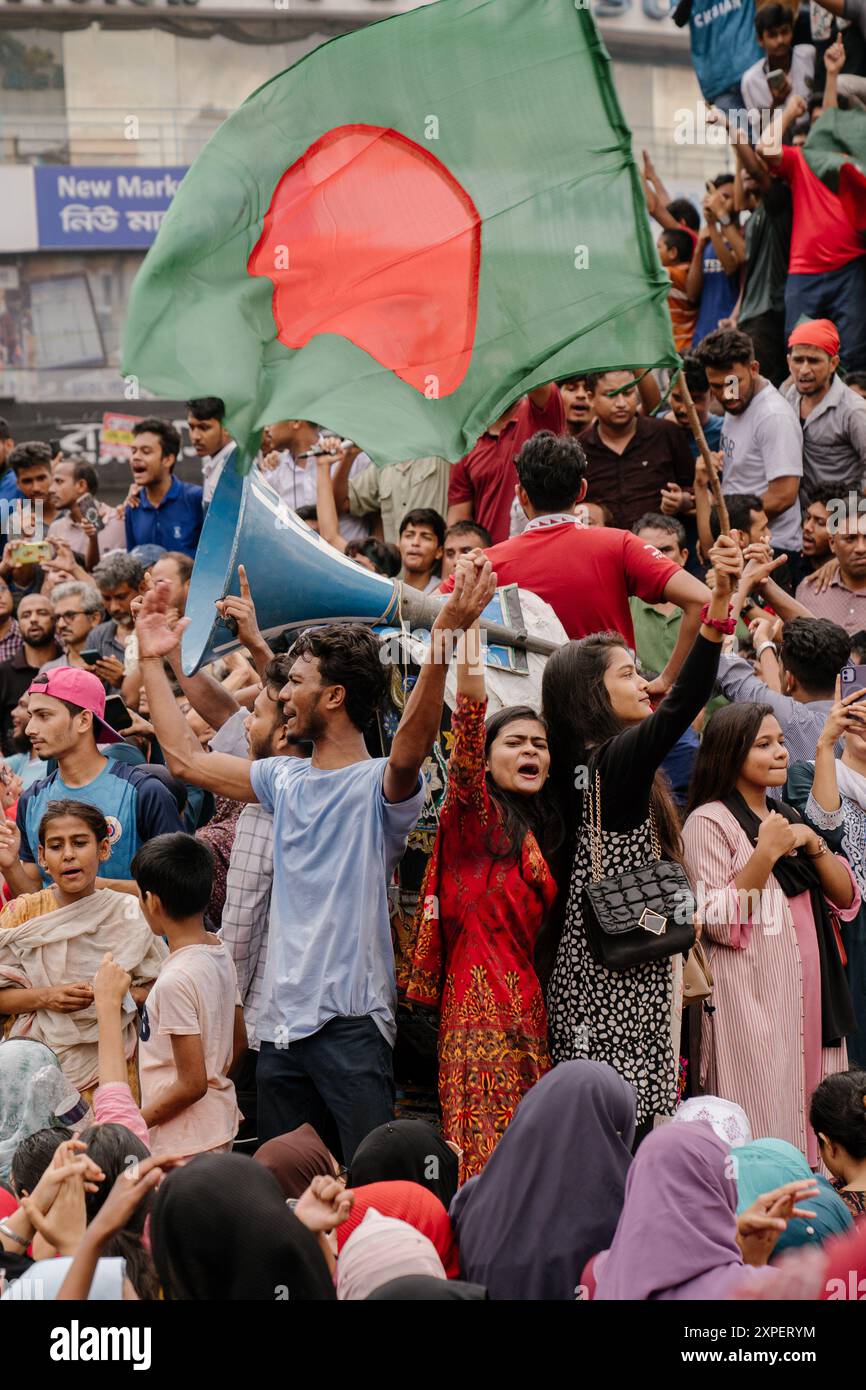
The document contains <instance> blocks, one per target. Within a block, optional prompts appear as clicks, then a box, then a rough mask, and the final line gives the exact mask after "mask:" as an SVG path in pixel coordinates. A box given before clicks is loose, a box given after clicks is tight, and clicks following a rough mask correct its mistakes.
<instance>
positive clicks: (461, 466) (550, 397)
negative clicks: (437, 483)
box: [448, 383, 565, 545]
mask: <svg viewBox="0 0 866 1390" xmlns="http://www.w3.org/2000/svg"><path fill="white" fill-rule="evenodd" d="M538 430H552V431H553V433H554V434H562V433H563V432H564V431H565V409H564V407H563V404H562V397H561V396H560V394H559V387H558V386H554V385H553V384H552V383H551V384H550V385H548V386H537V387H536V389H535V390H534V391H530V393H529V395H528V396H524V397H523V398H522V400H519V401H516V402H515V404H514V405H513V406H511V408H510V409H509V410H507V411H506V412H505V414H504V415H502V416H500V418H499V419H498V420H496V421H495V422H494V423H493V424H492V425H491V426H490V427H489V429H486V430H485V431H484V433H483V434H482V436H481V438H480V439H479V440H478V442H477V444H476V445H475V446H474V448H473V449H471V450H470V451H469V453H468V454H467V455H466V456H465V458H462V459H461V460H460V462H459V463H455V465H454V467H453V468H452V469H451V481H450V483H449V485H448V525H449V526H453V525H454V523H455V522H456V521H470V520H471V521H477V522H479V523H480V525H482V526H485V527H486V528H487V530H488V531H489V532H490V534H491V536H492V537H493V543H494V545H496V544H497V543H498V542H499V541H504V540H507V538H508V535H509V530H510V520H511V506H512V503H513V502H514V487H515V484H516V482H517V474H516V473H515V471H514V460H515V459H516V458H517V455H518V454H519V453H520V450H521V449H522V447H523V445H524V444H525V443H526V441H527V439H531V438H532V436H533V435H534V434H535V433H536V431H538Z"/></svg>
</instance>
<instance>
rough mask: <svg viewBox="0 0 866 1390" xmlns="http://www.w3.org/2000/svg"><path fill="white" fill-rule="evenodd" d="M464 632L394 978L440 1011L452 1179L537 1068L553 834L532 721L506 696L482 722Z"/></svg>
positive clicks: (486, 1141)
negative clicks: (436, 806)
mask: <svg viewBox="0 0 866 1390" xmlns="http://www.w3.org/2000/svg"><path fill="white" fill-rule="evenodd" d="M467 640H468V646H469V648H470V649H471V648H472V647H473V646H474V647H475V649H476V651H478V650H479V649H480V648H479V634H478V628H477V624H476V625H475V629H474V630H470V633H469V635H468V639H467V638H464V639H462V641H461V645H460V648H459V649H458V656H457V704H456V707H455V709H454V711H453V714H452V716H451V731H452V734H453V736H454V743H453V747H452V751H451V756H450V759H449V763H448V791H447V793H446V796H445V800H444V802H443V804H442V809H441V813H440V825H439V831H438V833H437V836H436V842H435V844H434V847H433V853H432V856H431V858H430V863H429V865H428V868H427V874H426V877H425V881H424V886H423V888H422V891H421V902H420V908H419V912H420V922H419V925H418V931H417V937H416V943H415V949H414V953H413V957H412V960H411V962H410V967H409V968H410V978H409V980H408V983H407V986H406V997H407V999H409V1000H410V1001H414V1002H415V1003H418V1004H423V1005H427V1006H429V1007H434V1008H436V1007H438V1008H439V1009H440V1010H441V1020H440V1026H439V1098H440V1102H441V1105H442V1121H443V1132H444V1135H445V1138H446V1139H448V1140H451V1141H452V1142H453V1143H455V1144H457V1145H458V1146H459V1147H460V1148H461V1149H462V1150H463V1165H462V1178H463V1180H465V1179H466V1178H469V1177H472V1176H473V1175H474V1174H476V1173H480V1172H481V1169H482V1168H483V1167H484V1164H485V1163H486V1162H487V1160H488V1158H489V1157H490V1155H491V1154H492V1152H493V1150H494V1148H495V1147H496V1144H497V1143H498V1142H499V1140H500V1139H501V1138H502V1135H503V1134H504V1132H505V1130H506V1128H507V1127H508V1125H509V1123H510V1121H511V1119H512V1117H513V1115H514V1111H515V1109H516V1108H517V1104H518V1101H519V1100H520V1098H521V1096H523V1095H524V1094H525V1092H526V1091H528V1090H529V1088H530V1087H531V1086H533V1085H534V1084H535V1082H536V1081H538V1080H539V1078H540V1077H542V1076H543V1075H544V1073H545V1072H546V1071H547V1070H548V1068H549V1067H550V1058H549V1056H548V1051H547V1014H546V1011H545V1007H544V999H543V996H542V992H541V986H540V984H539V982H538V978H537V976H536V974H535V968H534V965H533V952H534V948H535V941H536V938H537V936H538V932H539V930H540V928H541V925H542V923H543V921H544V918H545V916H546V914H547V913H548V912H549V911H550V908H551V906H552V903H553V900H554V897H555V896H556V886H555V884H554V881H553V876H552V874H551V872H550V870H549V869H548V866H547V861H546V859H545V857H544V853H543V852H542V848H541V846H544V850H545V851H546V852H547V853H551V852H552V851H553V849H555V848H556V844H557V841H558V839H559V837H560V834H561V832H560V830H559V822H558V820H557V818H556V817H555V814H554V813H553V812H552V811H551V810H550V809H549V803H548V801H547V797H546V794H545V793H544V792H543V788H544V784H545V782H546V781H547V775H548V771H549V768H550V754H549V753H548V749H547V731H546V727H545V725H544V723H543V721H542V720H541V719H540V718H539V717H538V715H537V714H536V713H535V711H534V710H532V709H530V708H529V707H528V706H526V705H515V706H511V707H510V708H508V709H504V710H500V711H499V712H498V713H497V714H496V715H494V716H493V718H492V719H491V720H490V722H489V724H488V725H487V726H486V729H485V724H484V714H485V710H486V708H487V693H486V690H485V686H484V667H483V666H482V665H481V664H480V661H477V660H476V661H475V662H474V663H473V664H472V665H470V664H469V662H468V660H467ZM469 655H470V656H473V655H474V653H473V652H472V651H471V650H470V652H469ZM539 841H540V843H539Z"/></svg>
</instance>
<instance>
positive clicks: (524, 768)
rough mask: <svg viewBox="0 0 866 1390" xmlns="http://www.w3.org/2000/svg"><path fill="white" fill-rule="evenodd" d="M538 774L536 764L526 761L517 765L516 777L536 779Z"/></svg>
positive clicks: (538, 768)
mask: <svg viewBox="0 0 866 1390" xmlns="http://www.w3.org/2000/svg"><path fill="white" fill-rule="evenodd" d="M540 773H541V768H540V766H539V765H538V763H536V762H530V761H527V762H523V763H518V764H517V775H518V777H538V776H539V774H540Z"/></svg>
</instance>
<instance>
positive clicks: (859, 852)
mask: <svg viewBox="0 0 866 1390" xmlns="http://www.w3.org/2000/svg"><path fill="white" fill-rule="evenodd" d="M852 669H855V670H856V668H852ZM850 689H851V687H850V685H843V684H842V681H841V678H840V677H838V676H837V678H836V698H835V701H834V704H833V706H832V708H831V709H830V711H829V713H828V715H827V718H826V720H825V723H824V728H823V731H822V733H821V736H820V738H819V739H818V746H817V748H816V750H815V757H814V759H813V760H811V761H810V762H798V763H794V764H793V765H792V766H791V767H790V768H789V769H788V784H787V786H786V788H785V800H786V801H787V802H788V804H789V805H790V806H793V807H794V808H795V809H796V810H797V811H799V812H800V814H801V816H802V817H803V819H804V820H805V822H806V824H807V825H810V826H811V827H812V829H813V830H815V831H816V832H817V834H818V835H822V836H823V837H824V839H825V840H826V841H827V843H828V845H829V846H830V848H831V849H832V850H833V851H834V852H835V853H841V854H844V855H845V858H846V859H847V860H848V863H849V864H850V865H851V869H852V872H853V874H854V877H855V879H856V880H857V886H858V888H859V889H860V895H861V898H862V899H863V902H864V903H866V699H864V696H866V690H864V689H863V688H862V686H861V687H858V688H855V689H854V690H853V692H852V693H851V694H850V695H846V694H845V691H846V690H850ZM840 739H841V741H842V756H841V758H837V757H836V756H835V748H836V745H837V742H838V741H839V740H840ZM841 932H842V942H843V945H844V947H845V954H846V956H847V958H848V959H847V965H846V973H847V975H848V985H849V988H850V990H851V998H852V1000H853V1003H854V1012H855V1014H856V1015H857V1027H856V1029H855V1031H854V1032H853V1033H851V1034H849V1036H848V1061H849V1064H850V1065H851V1066H857V1067H866V906H863V905H861V907H860V910H859V912H858V913H857V916H856V917H854V918H852V919H851V920H849V921H846V922H844V923H843V924H842V927H841Z"/></svg>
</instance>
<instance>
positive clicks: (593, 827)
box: [586, 768, 662, 883]
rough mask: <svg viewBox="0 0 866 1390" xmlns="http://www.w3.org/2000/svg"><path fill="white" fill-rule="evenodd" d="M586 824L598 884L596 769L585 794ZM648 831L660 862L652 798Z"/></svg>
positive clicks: (599, 844)
mask: <svg viewBox="0 0 866 1390" xmlns="http://www.w3.org/2000/svg"><path fill="white" fill-rule="evenodd" d="M586 812H587V816H586V824H587V829H588V831H589V852H590V858H591V860H592V881H593V883H600V882H601V880H602V879H603V878H604V870H603V867H602V838H601V774H600V773H599V770H598V768H596V770H595V780H594V782H593V790H592V793H588V794H587V798H586ZM649 831H650V844H651V845H652V852H653V854H654V855H655V857H656V859H657V860H659V861H660V860H661V857H662V847H661V841H660V840H659V832H658V826H657V825H656V816H655V810H654V809H653V804H652V796H651V797H650V808H649Z"/></svg>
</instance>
